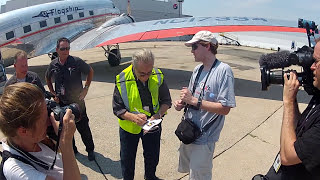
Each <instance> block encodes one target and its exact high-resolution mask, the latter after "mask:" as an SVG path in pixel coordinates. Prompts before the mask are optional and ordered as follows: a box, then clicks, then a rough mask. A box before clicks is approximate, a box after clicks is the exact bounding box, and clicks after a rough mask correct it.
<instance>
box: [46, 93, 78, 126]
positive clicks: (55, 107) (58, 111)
mask: <svg viewBox="0 0 320 180" xmlns="http://www.w3.org/2000/svg"><path fill="white" fill-rule="evenodd" d="M45 96H46V99H45V101H46V105H47V110H48V116H50V114H51V112H53V114H54V118H55V119H56V120H57V121H60V122H62V118H63V116H64V115H65V114H66V110H67V109H71V110H72V114H74V116H75V118H74V121H75V122H76V123H77V122H79V121H80V119H81V111H80V108H79V105H78V104H77V103H72V104H69V105H67V106H63V107H61V106H60V105H59V104H58V103H56V102H55V101H54V100H51V98H53V97H54V96H53V94H51V93H50V92H46V95H45Z"/></svg>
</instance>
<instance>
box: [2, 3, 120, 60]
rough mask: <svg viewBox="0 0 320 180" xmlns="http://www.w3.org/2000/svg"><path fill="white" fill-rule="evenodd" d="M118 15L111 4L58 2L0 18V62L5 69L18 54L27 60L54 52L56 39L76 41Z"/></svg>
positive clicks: (22, 10)
mask: <svg viewBox="0 0 320 180" xmlns="http://www.w3.org/2000/svg"><path fill="white" fill-rule="evenodd" d="M119 14H120V12H119V9H117V8H116V7H115V6H114V4H113V2H112V1H111V0H68V1H57V2H51V3H46V4H40V5H35V6H30V7H26V8H22V9H17V10H13V11H10V12H7V13H3V14H0V48H1V52H2V58H3V59H4V62H5V64H6V65H8V64H11V63H12V58H13V56H14V54H15V53H16V52H17V51H18V50H24V51H26V52H27V53H28V57H34V56H38V55H41V54H46V53H49V52H53V51H54V50H55V46H56V40H57V39H58V38H60V37H67V38H70V39H72V38H75V37H77V36H79V35H80V34H81V33H82V32H84V31H86V30H88V29H91V28H94V27H98V26H100V25H101V24H103V23H104V22H105V21H107V20H108V19H110V18H112V17H116V16H118V15H119ZM8 60H11V61H8Z"/></svg>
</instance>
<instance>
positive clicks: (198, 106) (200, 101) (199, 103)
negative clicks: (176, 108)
mask: <svg viewBox="0 0 320 180" xmlns="http://www.w3.org/2000/svg"><path fill="white" fill-rule="evenodd" d="M201 105H202V98H201V97H199V98H198V103H197V109H200V107H201Z"/></svg>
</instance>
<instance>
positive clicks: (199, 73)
mask: <svg viewBox="0 0 320 180" xmlns="http://www.w3.org/2000/svg"><path fill="white" fill-rule="evenodd" d="M217 61H218V59H215V61H214V62H213V64H212V66H211V68H210V70H209V72H208V74H207V77H206V80H205V82H204V84H203V88H202V91H201V93H200V96H199V97H201V96H202V95H203V94H204V89H205V85H206V83H207V80H208V78H209V76H210V73H211V70H212V69H213V68H214V66H215V65H216V64H217ZM202 70H203V65H201V66H200V68H199V70H198V73H197V76H196V78H195V80H194V83H193V88H192V95H193V94H194V92H195V90H196V87H197V84H198V81H199V77H200V75H201V72H202ZM189 106H190V105H189V104H187V105H186V107H185V108H184V113H183V116H185V114H186V112H187V110H188V109H189ZM219 116H220V115H217V116H216V117H215V118H214V119H212V120H210V122H209V123H208V124H206V125H205V126H204V127H203V128H202V129H201V133H203V132H206V131H207V130H208V129H209V128H210V127H211V125H212V124H213V123H214V122H215V120H216V119H217V118H218V117H219Z"/></svg>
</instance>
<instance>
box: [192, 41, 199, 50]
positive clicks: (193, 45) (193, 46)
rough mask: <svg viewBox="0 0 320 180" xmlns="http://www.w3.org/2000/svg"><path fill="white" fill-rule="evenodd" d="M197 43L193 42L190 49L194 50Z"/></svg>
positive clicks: (196, 47)
mask: <svg viewBox="0 0 320 180" xmlns="http://www.w3.org/2000/svg"><path fill="white" fill-rule="evenodd" d="M198 47H199V46H198V44H197V43H194V44H192V45H191V49H192V51H195V50H196V49H198Z"/></svg>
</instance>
